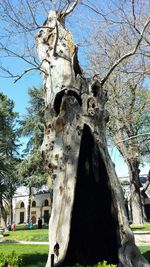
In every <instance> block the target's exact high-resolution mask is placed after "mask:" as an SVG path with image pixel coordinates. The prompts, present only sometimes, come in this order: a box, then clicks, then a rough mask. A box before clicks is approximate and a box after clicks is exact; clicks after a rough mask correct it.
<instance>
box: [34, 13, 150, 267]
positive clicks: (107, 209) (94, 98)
mask: <svg viewBox="0 0 150 267" xmlns="http://www.w3.org/2000/svg"><path fill="white" fill-rule="evenodd" d="M36 41H37V51H38V54H39V58H40V60H41V67H42V69H43V73H44V74H43V79H44V92H45V103H46V109H45V124H46V125H45V135H44V140H43V145H42V155H43V158H44V160H45V165H46V167H47V169H48V170H49V173H50V175H51V176H52V178H53V181H54V194H53V207H52V214H51V218H50V223H49V243H50V252H49V257H48V261H47V265H46V266H47V267H48V266H51V265H50V261H51V254H54V264H55V266H58V265H60V266H72V265H74V264H76V263H77V262H78V263H81V264H84V265H85V264H94V263H96V262H98V261H100V260H107V261H108V262H111V263H119V266H120V267H121V266H122V267H140V266H143V267H148V266H150V265H149V264H148V263H147V262H146V260H145V259H144V258H143V257H142V256H141V254H140V252H139V250H138V248H137V247H136V246H135V242H134V236H133V234H132V232H131V230H130V229H129V226H128V221H127V216H126V211H125V207H124V200H123V194H122V191H121V187H120V184H119V181H118V178H117V176H116V173H115V170H114V165H113V163H112V161H111V159H110V156H109V154H108V150H107V144H106V134H105V129H106V123H107V121H108V113H107V111H106V110H105V108H104V107H105V102H106V101H107V93H106V91H104V90H103V88H102V86H101V84H100V83H99V81H98V80H96V79H94V78H93V79H92V78H91V79H87V78H85V77H84V76H83V74H82V70H81V68H80V65H79V62H78V59H77V47H76V45H75V44H74V43H73V39H72V36H71V34H70V32H68V31H67V30H66V29H65V28H64V26H63V25H62V24H61V23H60V21H59V18H58V17H57V15H56V13H55V12H52V11H51V12H50V14H49V17H48V19H47V21H46V24H45V25H44V27H43V28H42V29H41V30H40V31H39V33H38V34H37V36H36ZM94 240H96V241H94Z"/></svg>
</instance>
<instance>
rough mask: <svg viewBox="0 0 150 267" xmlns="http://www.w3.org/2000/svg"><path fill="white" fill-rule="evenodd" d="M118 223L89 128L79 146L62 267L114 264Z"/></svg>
mask: <svg viewBox="0 0 150 267" xmlns="http://www.w3.org/2000/svg"><path fill="white" fill-rule="evenodd" d="M117 229H118V223H117V219H116V215H115V209H114V206H113V199H112V194H111V190H110V187H109V181H108V175H107V171H106V168H105V164H104V162H103V160H102V158H101V155H100V152H99V149H98V146H97V144H96V143H95V141H94V138H93V136H92V134H91V131H90V128H89V127H88V126H87V125H85V127H84V130H83V135H82V140H81V146H80V155H79V163H78V171H77V183H76V189H75V199H74V206H73V212H72V220H71V229H70V239H69V244H68V249H67V253H66V256H65V259H64V261H63V263H62V265H63V266H72V265H74V264H76V263H80V264H82V265H88V264H96V263H98V262H101V261H103V260H106V261H107V262H108V263H114V264H117V263H118V240H117Z"/></svg>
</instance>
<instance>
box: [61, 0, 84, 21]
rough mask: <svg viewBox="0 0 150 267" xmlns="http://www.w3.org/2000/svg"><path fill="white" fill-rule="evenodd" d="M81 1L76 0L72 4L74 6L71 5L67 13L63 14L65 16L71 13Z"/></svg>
mask: <svg viewBox="0 0 150 267" xmlns="http://www.w3.org/2000/svg"><path fill="white" fill-rule="evenodd" d="M79 1H80V0H76V1H75V2H74V3H73V4H72V6H71V7H69V8H68V9H67V10H66V11H65V13H64V14H63V17H65V16H67V15H69V14H70V13H71V12H72V11H73V10H74V9H75V7H76V6H77V5H78V4H79Z"/></svg>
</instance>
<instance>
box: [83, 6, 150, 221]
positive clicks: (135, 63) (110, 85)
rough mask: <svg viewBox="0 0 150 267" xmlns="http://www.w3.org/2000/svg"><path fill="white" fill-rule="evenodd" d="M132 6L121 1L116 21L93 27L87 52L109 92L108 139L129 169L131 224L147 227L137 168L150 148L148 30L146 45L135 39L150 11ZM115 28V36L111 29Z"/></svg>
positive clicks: (93, 70)
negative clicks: (110, 139) (89, 47)
mask: <svg viewBox="0 0 150 267" xmlns="http://www.w3.org/2000/svg"><path fill="white" fill-rule="evenodd" d="M128 4H129V3H128V1H127V2H125V1H120V2H118V10H116V13H115V15H116V19H115V20H114V18H113V19H112V20H109V19H107V17H106V21H105V22H103V27H101V28H99V29H98V28H97V25H96V26H95V28H96V29H95V31H94V30H93V28H92V30H91V43H92V48H91V49H90V50H89V65H88V71H89V73H91V74H92V75H94V76H95V77H97V78H99V80H100V82H101V84H102V85H103V86H104V88H105V89H106V90H107V92H108V99H109V101H108V104H107V109H108V111H109V114H110V115H109V116H110V118H109V124H108V126H109V136H110V135H111V137H112V139H113V141H114V143H115V145H116V147H117V148H118V150H119V151H120V153H121V155H122V156H123V158H124V159H125V161H126V163H127V166H128V170H129V176H130V182H131V206H132V214H133V223H134V224H143V222H144V219H145V218H144V213H143V208H142V207H143V205H142V199H141V183H140V179H139V172H140V170H139V165H140V163H142V161H143V156H144V155H145V157H147V156H148V151H149V147H150V146H149V145H150V143H149V141H148V140H149V137H150V128H149V125H150V124H149V123H150V116H149V108H150V93H149V85H148V83H147V81H148V80H149V53H148V50H147V45H148V42H149V41H148V40H149V36H148V31H146V32H145V33H144V42H143V44H142V45H141V46H139V47H137V46H136V45H135V44H136V43H137V44H138V42H139V41H137V39H138V35H139V33H140V30H138V29H140V27H141V26H140V24H139V23H141V22H142V21H144V19H145V17H146V13H147V10H146V9H145V8H144V6H143V9H142V7H141V5H140V4H139V5H138V7H137V5H136V3H135V2H134V1H132V4H133V5H131V6H130V5H129V6H128ZM147 4H148V3H147ZM145 5H146V3H145ZM127 7H128V8H129V9H128V8H127ZM126 8H127V10H128V11H127V10H126ZM140 8H141V12H140V13H138V11H137V10H139V9H140ZM129 10H130V12H131V14H130V16H129V15H128V14H129V13H128V12H129ZM121 14H122V15H121ZM121 17H122V23H121V21H120V20H121ZM129 22H130V23H129ZM92 25H93V24H92ZM113 27H116V32H114V31H113ZM108 32H112V34H108ZM93 40H94V41H93ZM139 40H140V39H139ZM89 42H90V41H89ZM128 51H132V52H133V53H130V52H128ZM123 54H125V55H128V56H129V54H130V56H131V55H132V57H126V56H125V57H124V55H123ZM121 59H122V60H121ZM118 63H119V64H118ZM144 160H145V159H144Z"/></svg>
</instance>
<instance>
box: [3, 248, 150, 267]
mask: <svg viewBox="0 0 150 267" xmlns="http://www.w3.org/2000/svg"><path fill="white" fill-rule="evenodd" d="M48 250H49V246H48V245H23V244H0V253H2V254H5V255H8V254H11V253H12V251H14V252H15V254H16V255H18V256H20V257H22V259H23V264H22V267H24V266H26V267H27V266H28V267H43V266H45V264H46V261H47V256H48ZM140 251H141V253H142V254H143V256H144V257H145V258H146V259H147V260H148V261H149V262H150V247H148V246H145V247H140Z"/></svg>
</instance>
